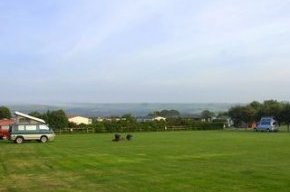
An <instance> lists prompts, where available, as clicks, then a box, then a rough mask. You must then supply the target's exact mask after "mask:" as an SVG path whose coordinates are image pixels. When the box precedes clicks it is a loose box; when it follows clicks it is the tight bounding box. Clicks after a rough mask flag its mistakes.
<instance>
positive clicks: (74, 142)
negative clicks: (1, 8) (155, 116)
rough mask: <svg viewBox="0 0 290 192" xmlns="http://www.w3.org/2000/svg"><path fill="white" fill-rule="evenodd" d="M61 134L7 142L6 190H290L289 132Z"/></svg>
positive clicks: (2, 187) (0, 172)
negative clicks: (124, 136) (120, 137)
mask: <svg viewBox="0 0 290 192" xmlns="http://www.w3.org/2000/svg"><path fill="white" fill-rule="evenodd" d="M133 135H134V138H133V140H132V141H121V142H112V141H111V139H112V138H113V134H78V135H58V136H56V139H55V141H53V142H49V143H45V144H41V143H37V142H27V143H24V144H20V145H18V144H12V143H10V142H8V141H0V146H1V153H0V159H1V166H0V176H1V185H0V191H21V192H22V191H118V192H120V191H122V192H123V191H124V192H130V191H132V192H137V191H138V192H143V191H144V192H145V191H149V192H153V191H166V192H169V191H201V192H202V191H214V192H216V191H243V192H244V191H247V192H249V191H263V192H264V191H271V192H272V191H289V189H290V134H289V133H255V132H245V131H244V132H242V131H193V132H163V133H133Z"/></svg>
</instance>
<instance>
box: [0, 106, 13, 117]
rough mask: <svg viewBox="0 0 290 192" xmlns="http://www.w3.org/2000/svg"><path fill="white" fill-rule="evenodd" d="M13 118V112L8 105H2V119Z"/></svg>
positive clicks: (0, 109)
mask: <svg viewBox="0 0 290 192" xmlns="http://www.w3.org/2000/svg"><path fill="white" fill-rule="evenodd" d="M10 118H11V112H10V109H9V108H8V107H5V106H1V107H0V119H10Z"/></svg>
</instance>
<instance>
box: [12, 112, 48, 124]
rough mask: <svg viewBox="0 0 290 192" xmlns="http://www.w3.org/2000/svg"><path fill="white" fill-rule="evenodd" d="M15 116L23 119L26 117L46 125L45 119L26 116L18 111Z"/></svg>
mask: <svg viewBox="0 0 290 192" xmlns="http://www.w3.org/2000/svg"><path fill="white" fill-rule="evenodd" d="M14 114H15V115H17V116H21V117H25V118H28V119H32V120H34V121H37V122H40V123H45V121H44V120H43V119H39V118H37V117H33V116H31V115H27V114H24V113H20V112H18V111H15V112H14Z"/></svg>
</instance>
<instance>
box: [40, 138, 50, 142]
mask: <svg viewBox="0 0 290 192" xmlns="http://www.w3.org/2000/svg"><path fill="white" fill-rule="evenodd" d="M47 140H48V139H47V137H46V136H41V137H40V142H41V143H46V142H47Z"/></svg>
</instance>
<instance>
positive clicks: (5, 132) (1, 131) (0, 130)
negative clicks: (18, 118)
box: [0, 119, 13, 139]
mask: <svg viewBox="0 0 290 192" xmlns="http://www.w3.org/2000/svg"><path fill="white" fill-rule="evenodd" d="M12 123H13V121H12V120H11V119H2V120H0V139H8V138H9V126H10V125H11V124H12Z"/></svg>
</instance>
